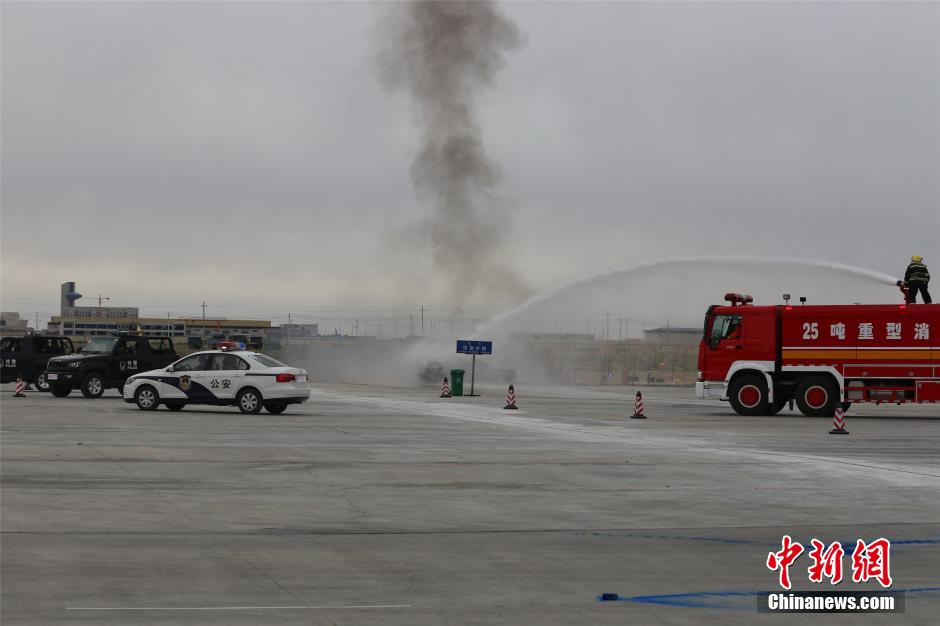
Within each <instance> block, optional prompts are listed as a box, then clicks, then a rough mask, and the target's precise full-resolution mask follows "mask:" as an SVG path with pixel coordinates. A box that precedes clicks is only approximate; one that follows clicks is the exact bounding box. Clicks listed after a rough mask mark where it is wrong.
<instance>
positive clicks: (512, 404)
mask: <svg viewBox="0 0 940 626" xmlns="http://www.w3.org/2000/svg"><path fill="white" fill-rule="evenodd" d="M503 408H504V409H518V408H519V407H517V406H516V390H515V389H513V386H512V385H509V391H507V392H506V406H504V407H503Z"/></svg>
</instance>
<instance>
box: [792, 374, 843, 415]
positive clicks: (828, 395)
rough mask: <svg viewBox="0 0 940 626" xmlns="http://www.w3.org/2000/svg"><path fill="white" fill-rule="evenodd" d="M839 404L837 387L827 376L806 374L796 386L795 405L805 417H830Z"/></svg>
mask: <svg viewBox="0 0 940 626" xmlns="http://www.w3.org/2000/svg"><path fill="white" fill-rule="evenodd" d="M838 404H839V388H838V387H837V386H836V382H835V381H834V380H832V378H830V377H828V376H808V377H806V378H804V379H802V380H801V381H800V382H799V384H798V385H797V386H796V405H797V406H798V407H800V412H801V413H802V414H803V415H805V416H807V417H832V416H833V415H834V414H835V412H836V405H838Z"/></svg>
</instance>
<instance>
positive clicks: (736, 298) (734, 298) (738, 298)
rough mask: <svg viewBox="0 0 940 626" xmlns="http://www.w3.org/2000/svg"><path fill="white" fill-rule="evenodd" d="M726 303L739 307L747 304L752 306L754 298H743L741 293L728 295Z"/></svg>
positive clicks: (726, 295)
mask: <svg viewBox="0 0 940 626" xmlns="http://www.w3.org/2000/svg"><path fill="white" fill-rule="evenodd" d="M725 301H726V302H730V303H731V306H738V305H741V306H744V305H746V304H750V303H752V302H754V298H752V297H751V296H746V295H745V296H742V295H741V294H739V293H726V294H725Z"/></svg>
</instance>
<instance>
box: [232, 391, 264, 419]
mask: <svg viewBox="0 0 940 626" xmlns="http://www.w3.org/2000/svg"><path fill="white" fill-rule="evenodd" d="M235 403H236V404H237V405H238V410H239V411H241V412H242V413H248V414H250V415H253V414H255V413H258V412H260V411H261V407H262V406H263V405H262V399H261V393H260V392H258V391H257V390H256V389H252V388H250V387H249V388H248V389H242V390H241V391H240V392H239V393H238V397H237V398H235Z"/></svg>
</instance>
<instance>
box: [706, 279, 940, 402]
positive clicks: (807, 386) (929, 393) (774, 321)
mask: <svg viewBox="0 0 940 626" xmlns="http://www.w3.org/2000/svg"><path fill="white" fill-rule="evenodd" d="M786 298H787V304H784V305H776V306H754V305H752V304H751V303H752V302H753V300H752V298H751V297H750V296H742V295H739V294H736V293H729V294H726V295H725V300H727V301H728V302H729V305H727V306H720V305H713V306H710V307H709V308H708V312H707V314H706V315H705V329H704V335H703V337H702V342H701V345H700V346H699V352H698V367H699V382H698V383H696V385H695V393H696V396H697V397H699V398H720V399H722V400H727V401H728V402H730V403H731V406H732V407H733V408H734V410H735V411H737V412H738V413H739V414H741V415H774V414H776V413H777V412H778V411H780V409H782V408H783V407H784V405H785V404H787V403H788V402H789V401H790V400H795V401H796V404H797V406H798V407H799V409H800V411H801V412H802V413H803V414H804V415H808V416H814V417H824V416H832V415H833V413H835V410H836V407H837V406H838V405H839V403H842V405H843V408H848V406H849V405H850V404H851V403H853V402H874V403H879V404H880V403H882V402H896V403H898V404H901V403H904V402H938V401H940V304H910V305H907V304H893V305H892V304H855V305H823V306H810V305H801V306H791V305H790V304H789V296H786Z"/></svg>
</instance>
